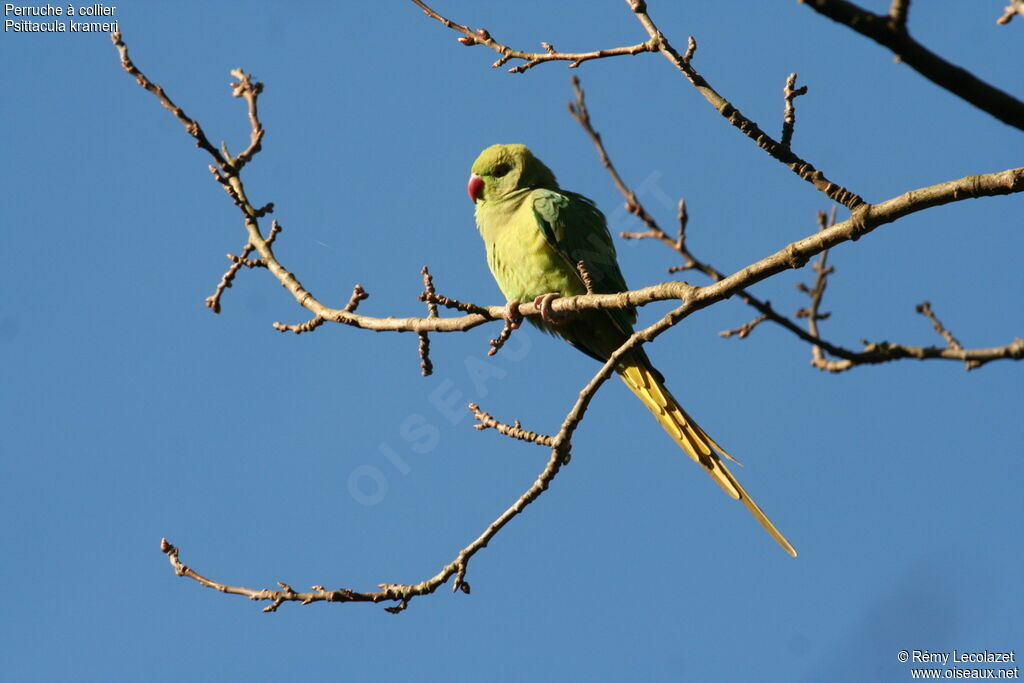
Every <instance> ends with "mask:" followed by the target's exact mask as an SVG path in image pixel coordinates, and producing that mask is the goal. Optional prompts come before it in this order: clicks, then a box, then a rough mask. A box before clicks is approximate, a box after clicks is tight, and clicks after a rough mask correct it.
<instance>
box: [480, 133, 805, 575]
mask: <svg viewBox="0 0 1024 683" xmlns="http://www.w3.org/2000/svg"><path fill="white" fill-rule="evenodd" d="M468 190H469V195H470V197H471V198H472V199H473V201H474V202H475V203H476V224H477V227H478V228H479V229H480V236H481V237H483V240H484V245H485V246H486V248H487V264H488V265H489V266H490V268H491V273H492V274H493V275H494V279H495V280H496V281H497V283H498V287H500V288H501V291H502V293H503V294H504V295H505V297H506V298H507V299H508V300H509V301H512V300H519V301H524V302H529V301H534V300H535V299H537V298H538V297H542V296H544V295H546V294H553V293H558V294H559V295H561V296H576V295H579V294H586V293H587V286H586V284H585V282H584V279H583V276H582V275H581V273H580V271H579V269H578V267H577V264H578V263H579V262H582V263H583V267H584V268H585V270H586V273H587V275H588V277H589V279H590V282H591V285H592V288H593V289H592V291H593V292H595V293H598V294H614V293H616V292H622V291H625V290H626V289H627V287H626V281H625V279H624V278H623V277H622V271H620V270H619V264H618V261H617V259H616V254H615V245H614V243H613V242H612V237H611V234H609V232H608V224H607V222H606V221H605V217H604V214H602V213H601V211H600V210H599V209H598V208H597V207H596V206H595V205H594V202H592V201H591V200H589V199H587V198H586V197H584V196H583V195H580V194H576V193H575V192H568V191H566V190H563V189H561V188H560V187H559V186H558V181H557V180H555V174H554V173H552V172H551V169H549V168H548V167H547V166H545V165H544V164H543V163H542V162H541V161H540V160H539V159H537V158H536V157H535V156H533V154H532V153H531V152H530V150H529V149H527V148H526V147H524V146H523V145H493V146H491V147H488V148H487V149H485V150H484V151H483V152H481V154H480V156H479V157H478V158H477V160H476V161H475V162H474V163H473V172H472V175H471V176H470V181H469V187H468ZM531 322H532V323H534V324H535V325H537V326H538V327H539V328H541V329H542V330H544V331H546V332H550V333H552V334H556V335H558V336H560V337H562V338H563V339H565V340H566V341H568V342H569V343H570V344H572V345H573V346H575V347H576V348H578V349H580V350H581V351H583V352H584V353H586V354H587V355H589V356H591V357H593V358H595V359H597V360H599V361H601V362H602V363H603V362H605V361H607V360H608V358H609V357H610V356H611V354H612V353H613V352H614V351H615V350H616V349H618V348H619V347H620V346H622V344H623V343H625V341H626V339H627V338H628V337H629V335H630V334H632V332H633V323H635V322H636V314H635V312H634V311H631V310H621V309H614V310H612V309H609V310H587V311H579V312H577V313H574V314H572V315H570V316H567V317H564V318H561V319H559V318H553V319H550V320H546V319H543V317H541V316H534V317H532V318H531ZM615 370H616V372H617V373H618V375H619V376H620V377H621V378H622V380H623V382H625V383H626V386H628V387H629V388H630V390H631V391H632V392H633V393H635V394H636V395H637V396H638V397H639V398H640V400H641V401H643V402H644V405H646V406H647V408H648V409H649V410H650V411H651V412H652V413H654V416H655V417H656V418H657V420H658V422H659V423H660V424H661V426H662V427H663V428H664V429H665V431H666V432H668V434H669V436H671V437H672V439H673V440H674V441H675V442H676V443H677V444H678V445H679V447H680V448H682V449H683V451H685V452H686V454H687V455H689V456H690V457H691V458H692V459H693V460H694V461H696V462H697V463H699V464H700V465H701V466H702V467H704V469H705V471H706V472H707V473H708V474H709V475H711V477H712V478H713V479H714V480H715V481H716V482H717V483H718V484H719V486H721V487H722V489H723V490H724V491H725V492H726V493H727V494H728V495H730V496H731V497H733V498H735V499H737V500H739V501H741V502H742V503H743V504H744V505H745V506H746V507H747V509H748V510H749V511H750V512H751V514H753V515H754V517H755V518H756V519H757V520H758V521H759V522H760V523H761V525H762V526H764V528H765V529H766V530H767V531H768V533H770V534H771V535H772V537H773V538H774V539H775V540H776V541H777V542H778V543H779V545H781V546H782V547H783V548H784V549H785V550H786V552H788V553H790V554H791V555H794V556H795V555H796V550H794V549H793V546H792V545H790V543H789V541H787V540H786V539H785V537H783V536H782V534H781V533H779V530H778V529H776V528H775V525H773V524H772V523H771V521H770V520H769V519H768V517H766V516H765V514H764V512H762V511H761V508H760V507H758V506H757V503H755V502H754V501H753V499H752V498H751V497H750V496H749V495H748V494H747V492H746V491H745V490H744V489H743V487H742V486H741V485H740V483H739V482H738V481H737V480H736V478H735V477H734V476H733V475H732V473H731V472H730V471H729V470H728V468H726V466H725V463H724V462H722V457H726V458H729V457H730V456H729V454H728V453H726V452H725V451H724V450H723V449H722V448H721V447H720V446H719V445H718V444H716V443H715V442H714V441H713V440H712V439H711V438H710V437H709V436H708V435H707V434H706V433H705V432H704V430H703V429H701V428H700V427H699V426H698V425H697V424H696V423H695V422H694V421H693V419H692V418H691V417H690V416H689V415H687V413H686V411H684V410H683V409H682V407H681V406H680V405H679V402H678V401H676V399H675V397H673V396H672V394H671V393H670V392H669V391H668V389H667V388H666V387H665V384H664V378H663V377H662V376H661V374H660V373H659V372H658V371H657V370H655V369H654V367H653V366H652V365H651V362H650V360H649V359H648V357H647V354H646V353H645V352H644V350H643V349H641V348H635V349H633V350H631V351H629V352H628V353H625V354H623V356H622V357H621V358H620V359H619V363H618V365H617V366H616V368H615Z"/></svg>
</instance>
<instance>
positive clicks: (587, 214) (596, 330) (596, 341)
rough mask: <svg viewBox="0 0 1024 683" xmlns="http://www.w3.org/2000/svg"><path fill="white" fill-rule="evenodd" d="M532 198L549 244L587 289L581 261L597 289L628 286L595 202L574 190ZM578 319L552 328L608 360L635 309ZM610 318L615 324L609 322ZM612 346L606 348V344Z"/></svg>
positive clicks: (607, 291) (532, 195)
mask: <svg viewBox="0 0 1024 683" xmlns="http://www.w3.org/2000/svg"><path fill="white" fill-rule="evenodd" d="M528 201H531V202H532V203H533V212H534V216H535V217H536V219H537V225H538V227H539V228H540V230H541V233H542V234H543V235H544V237H545V239H546V240H547V242H548V244H549V245H551V247H552V248H553V249H554V250H555V251H556V252H558V253H559V254H560V255H561V256H562V258H564V259H565V261H566V264H567V266H568V270H571V272H572V273H573V274H574V275H575V277H576V279H577V281H578V282H579V285H580V287H579V289H580V291H581V292H582V291H585V289H584V285H583V279H582V277H581V276H580V275H579V273H578V271H577V269H576V264H577V263H578V262H580V261H582V262H583V265H584V267H585V268H586V269H587V273H588V274H589V275H590V280H591V284H592V285H593V291H594V292H596V293H598V294H614V293H616V292H622V291H625V290H626V289H628V287H626V280H625V278H623V277H622V271H621V270H619V264H618V260H617V258H616V254H615V244H614V242H612V236H611V234H610V233H609V232H608V223H607V221H606V220H605V217H604V214H603V213H601V210H600V209H598V208H597V207H596V206H595V205H594V202H593V201H591V200H590V199H588V198H587V197H584V196H583V195H581V194H576V193H575V192H565V191H555V190H543V189H542V190H534V191H533V192H531V193H530V197H529V200H528ZM577 319H578V321H579V322H580V323H581V324H580V325H570V326H569V329H566V330H558V329H555V330H552V331H553V332H555V333H557V334H560V335H561V336H563V337H565V338H566V339H567V340H568V341H569V342H570V343H572V344H573V345H574V346H576V347H577V348H579V349H581V350H582V351H584V352H585V353H587V354H589V355H591V356H593V357H595V358H598V359H599V360H602V361H603V360H605V359H606V358H607V356H608V354H609V353H610V352H611V351H612V350H614V349H615V348H617V347H618V346H619V344H621V343H622V341H624V340H625V338H626V337H627V336H629V335H630V334H631V333H632V331H633V323H634V322H636V312H635V311H633V310H607V311H590V312H587V313H582V314H580V315H578V316H577ZM609 323H611V324H609ZM609 346H610V347H611V348H608V347H609Z"/></svg>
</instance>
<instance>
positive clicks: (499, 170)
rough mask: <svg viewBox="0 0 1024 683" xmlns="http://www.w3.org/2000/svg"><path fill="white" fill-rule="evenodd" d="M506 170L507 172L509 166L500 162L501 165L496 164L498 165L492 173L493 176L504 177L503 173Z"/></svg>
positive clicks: (505, 173)
mask: <svg viewBox="0 0 1024 683" xmlns="http://www.w3.org/2000/svg"><path fill="white" fill-rule="evenodd" d="M508 172H509V167H508V166H506V165H504V164H502V165H501V166H498V167H496V168H495V169H494V173H493V174H492V175H493V176H494V177H495V178H501V177H504V176H505V175H507V174H508Z"/></svg>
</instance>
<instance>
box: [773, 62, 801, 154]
mask: <svg viewBox="0 0 1024 683" xmlns="http://www.w3.org/2000/svg"><path fill="white" fill-rule="evenodd" d="M782 94H783V96H784V97H785V100H786V107H785V109H784V110H783V113H782V137H781V138H779V144H780V145H782V146H783V147H789V146H790V145H791V144H792V142H793V127H794V126H795V125H796V107H795V106H793V100H795V99H796V98H798V97H800V96H801V95H806V94H807V86H806V85H802V86H800V87H799V88H798V87H796V74H795V73H792V74H789V78H787V79H786V87H785V88H783V89H782Z"/></svg>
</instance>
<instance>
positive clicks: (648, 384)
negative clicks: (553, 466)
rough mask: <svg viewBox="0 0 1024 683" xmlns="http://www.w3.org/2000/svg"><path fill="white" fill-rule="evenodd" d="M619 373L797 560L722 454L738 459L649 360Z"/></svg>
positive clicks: (635, 361) (628, 362)
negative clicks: (688, 409) (682, 403)
mask: <svg viewBox="0 0 1024 683" xmlns="http://www.w3.org/2000/svg"><path fill="white" fill-rule="evenodd" d="M618 373H619V377H621V378H622V381H623V382H625V383H626V386H628V387H629V388H630V390H632V392H633V393H634V394H636V395H637V396H638V397H639V398H640V400H641V401H643V402H644V405H646V406H647V407H648V408H649V409H650V411H651V412H652V413H654V416H655V417H656V418H657V419H658V422H659V423H661V426H662V427H663V428H664V429H665V431H666V432H668V434H669V436H671V437H672V439H673V440H674V441H675V442H676V443H677V444H679V447H680V448H682V449H683V450H684V451H685V452H686V454H687V455H689V456H690V457H691V458H693V460H694V461H695V462H697V463H699V464H700V465H701V466H703V467H704V469H705V470H706V471H707V473H708V474H710V475H711V478H712V479H714V480H715V481H716V482H718V485H719V486H721V487H722V488H723V489H724V490H725V492H726V493H728V494H729V495H730V496H732V497H733V498H735V499H737V500H739V501H740V502H741V503H743V505H745V506H746V508H747V509H748V510H750V514H752V515H754V517H755V518H756V519H757V521H758V522H760V523H761V526H763V527H764V528H765V530H767V531H768V533H769V534H771V535H772V538H774V539H775V540H776V541H778V543H779V545H781V546H782V547H783V548H784V549H785V551H786V552H787V553H789V554H790V555H792V556H793V557H796V549H795V548H794V547H793V545H792V544H791V543H790V542H789V541H787V540H786V537H785V536H783V535H782V534H781V533H780V532H779V530H778V529H776V528H775V525H774V524H772V522H771V520H770V519H768V517H767V516H766V515H765V514H764V512H762V511H761V508H759V507H758V506H757V503H755V502H754V499H753V498H751V497H750V495H749V494H748V493H747V492H746V490H744V488H743V487H742V486H740V483H739V482H738V481H736V477H734V476H733V475H732V472H730V471H729V470H728V469H727V468H726V466H725V463H724V462H722V459H721V458H720V457H719V454H721V455H724V456H725V457H726V458H729V459H730V460H733V461H734V462H735V459H734V458H733V457H732V456H731V455H729V454H728V453H726V452H725V450H723V449H722V447H721V446H719V445H718V444H717V443H715V442H714V441H712V440H711V437H709V436H708V435H707V434H706V433H704V430H703V429H701V428H700V427H699V426H698V425H697V423H696V422H694V421H693V418H691V417H690V416H689V415H687V414H686V411H685V410H683V409H682V407H681V406H680V405H679V402H678V401H676V399H675V397H673V396H672V394H671V393H669V391H668V389H666V388H665V385H664V384H663V383H662V381H661V379H660V378H659V377H658V374H657V372H656V371H654V370H653V368H651V367H650V366H649V365H648V364H647V363H646V357H645V356H644V357H641V358H630V357H628V356H627V358H626V359H624V361H623V365H622V366H620V367H619V369H618Z"/></svg>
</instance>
